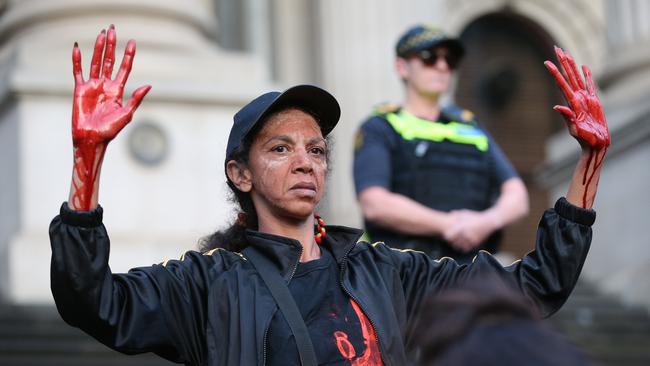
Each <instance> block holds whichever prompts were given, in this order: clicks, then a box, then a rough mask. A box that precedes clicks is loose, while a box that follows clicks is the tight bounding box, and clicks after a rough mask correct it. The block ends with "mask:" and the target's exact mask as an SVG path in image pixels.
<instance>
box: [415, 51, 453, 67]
mask: <svg viewBox="0 0 650 366" xmlns="http://www.w3.org/2000/svg"><path fill="white" fill-rule="evenodd" d="M413 56H414V57H417V58H419V59H420V60H421V61H422V63H423V64H425V65H426V66H434V65H435V64H436V63H438V60H439V59H440V58H442V59H443V60H445V63H446V64H447V66H449V68H450V69H452V70H454V69H456V68H457V67H458V63H459V62H460V59H459V58H458V57H457V56H455V55H453V54H452V53H451V52H450V51H449V50H446V49H434V50H422V51H420V52H418V53H416V54H414V55H413Z"/></svg>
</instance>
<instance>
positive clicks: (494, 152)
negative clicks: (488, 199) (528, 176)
mask: <svg viewBox="0 0 650 366" xmlns="http://www.w3.org/2000/svg"><path fill="white" fill-rule="evenodd" d="M482 130H483V132H484V133H485V135H486V136H487V138H488V146H489V148H488V154H490V163H491V164H492V172H491V174H492V179H494V181H495V182H496V184H497V185H501V183H503V182H505V181H507V180H508V179H510V178H513V177H518V176H519V175H518V174H517V171H516V170H515V168H514V167H513V166H512V163H511V162H510V160H508V157H507V156H506V154H505V153H504V152H503V150H501V147H500V146H499V144H497V142H496V141H495V140H494V138H493V137H492V136H491V135H490V133H489V132H488V131H487V130H486V129H485V128H482Z"/></svg>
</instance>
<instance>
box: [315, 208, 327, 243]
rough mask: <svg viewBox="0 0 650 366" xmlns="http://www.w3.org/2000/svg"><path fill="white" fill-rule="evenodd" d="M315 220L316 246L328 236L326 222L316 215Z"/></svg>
mask: <svg viewBox="0 0 650 366" xmlns="http://www.w3.org/2000/svg"><path fill="white" fill-rule="evenodd" d="M314 219H315V220H316V228H315V229H314V232H315V233H316V234H315V235H314V240H316V244H318V245H320V243H321V242H322V241H323V238H324V237H325V236H326V232H325V221H324V220H323V219H322V218H321V217H320V216H318V215H316V214H314Z"/></svg>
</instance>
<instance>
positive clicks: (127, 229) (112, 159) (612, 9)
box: [0, 0, 650, 305]
mask: <svg viewBox="0 0 650 366" xmlns="http://www.w3.org/2000/svg"><path fill="white" fill-rule="evenodd" d="M648 18H650V6H649V5H647V4H646V2H645V1H643V0H622V1H613V0H610V1H607V0H571V1H560V0H545V1H533V0H489V1H474V0H437V1H430V0H409V1H396V0H356V1H346V0H309V1H304V0H243V1H235V0H232V1H231V0H183V1H177V0H176V1H175V0H164V1H163V0H138V1H128V0H119V1H117V0H112V1H109V0H83V1H82V0H54V1H52V0H23V1H11V0H9V1H8V0H5V1H1V0H0V101H1V103H0V171H1V172H2V173H1V174H0V297H2V298H3V299H4V300H5V301H9V302H18V303H31V302H49V301H51V295H50V292H49V244H48V243H49V241H48V238H47V227H48V224H49V221H50V220H51V218H52V216H53V215H54V214H55V213H56V212H57V211H56V210H57V209H58V207H59V205H60V204H61V202H62V201H63V200H64V199H66V198H67V191H68V184H69V179H70V173H71V160H72V159H71V146H70V137H69V127H68V126H69V120H70V102H71V93H72V86H73V85H72V75H71V67H70V51H71V47H72V44H73V43H74V42H75V41H79V44H80V46H81V48H82V52H83V56H84V66H85V69H87V68H88V60H89V58H90V55H91V47H92V44H93V40H94V37H95V35H96V33H97V32H98V31H99V30H100V29H101V28H104V27H107V26H108V25H109V24H111V23H113V24H115V25H116V28H117V31H118V54H120V52H121V50H122V48H121V47H123V46H124V44H125V41H126V39H128V38H134V39H136V40H137V41H138V51H137V56H136V59H135V65H134V69H133V73H132V75H131V78H130V80H129V83H128V85H127V89H128V90H127V93H125V94H127V95H128V94H129V93H130V91H132V90H133V89H135V88H136V87H137V86H139V85H141V84H144V83H148V84H151V85H152V86H153V89H152V91H151V92H150V94H149V95H148V96H147V98H146V100H145V102H144V103H143V105H142V106H141V107H140V109H139V111H138V113H137V114H136V117H135V119H134V121H133V122H132V124H131V125H130V126H128V127H127V128H126V129H125V130H124V131H123V132H122V134H121V135H120V137H119V138H117V139H116V140H115V141H113V142H112V143H111V146H110V147H109V151H108V154H107V157H106V161H105V167H104V169H103V174H102V190H101V196H100V202H101V203H102V205H103V206H104V208H105V223H106V225H107V226H108V228H109V230H110V233H111V237H112V243H113V244H112V248H111V253H112V254H111V255H112V257H111V267H112V268H113V270H115V271H124V270H127V269H128V268H130V267H133V266H137V265H147V264H150V263H156V262H160V261H162V260H164V259H165V258H169V257H178V256H179V255H180V253H182V252H183V251H185V250H187V249H193V248H196V242H197V239H198V238H199V237H201V236H203V235H206V234H209V233H210V232H211V231H212V230H214V229H216V228H218V227H223V226H225V225H226V224H227V223H228V221H229V220H230V218H231V208H230V206H229V205H228V204H227V203H226V202H227V194H226V189H225V184H224V182H225V178H224V175H223V171H222V165H221V164H222V161H223V151H224V147H225V142H226V138H227V132H228V130H229V128H230V124H231V118H232V114H233V113H234V112H235V111H236V110H237V109H238V108H239V107H240V106H241V105H243V104H244V103H245V102H246V101H248V100H250V99H251V98H253V97H254V96H256V95H258V94H260V93H261V92H263V91H266V90H271V89H283V88H285V87H287V86H289V85H292V84H297V83H317V84H320V85H322V86H324V87H325V88H326V89H328V90H330V91H331V92H332V93H333V94H334V95H335V96H336V97H337V98H338V99H339V101H340V103H341V106H342V110H343V114H342V120H341V123H340V125H339V127H337V129H336V130H335V136H334V138H335V156H334V159H333V161H334V168H333V172H332V176H331V177H330V181H329V192H328V194H327V197H326V199H325V200H324V202H323V203H322V205H321V206H322V207H321V210H320V211H321V213H322V214H323V216H324V217H325V218H326V219H327V221H328V223H334V224H347V225H360V223H361V219H360V213H359V209H358V206H357V204H356V200H355V197H354V190H353V186H352V178H351V161H352V144H353V136H354V132H355V130H356V128H357V127H358V126H359V124H360V123H361V121H362V120H363V118H364V117H365V116H366V115H367V113H368V112H369V110H370V109H371V107H372V106H373V105H375V104H377V103H379V102H383V101H393V102H399V101H400V100H401V86H400V82H399V80H398V79H397V77H396V76H395V73H394V71H393V45H394V43H395V40H396V39H397V37H398V35H399V34H400V33H401V32H402V31H403V30H404V29H406V28H407V27H408V26H410V25H412V24H414V23H417V22H427V23H434V24H438V25H440V26H442V27H443V28H445V29H446V30H448V31H449V32H450V33H453V34H456V35H459V36H461V37H462V38H463V40H464V41H465V42H466V43H468V45H470V46H472V47H470V54H469V56H470V57H469V58H468V59H467V60H466V62H465V63H464V64H463V66H462V68H461V70H460V72H459V77H458V80H457V83H456V88H455V91H454V93H452V94H451V95H450V96H448V98H449V99H455V100H456V101H457V102H459V103H460V104H462V105H464V106H466V107H469V108H471V109H473V110H475V111H476V112H477V114H478V115H479V117H480V118H481V120H482V121H483V122H484V123H485V124H486V125H487V126H488V127H489V128H490V130H491V132H492V133H493V134H494V135H495V138H496V139H497V140H498V141H499V143H500V144H501V145H502V146H503V147H504V150H505V151H506V153H507V154H509V156H510V157H511V158H512V160H513V162H514V163H515V165H516V167H517V169H518V170H519V171H520V172H521V173H522V177H523V178H524V180H525V181H526V183H527V185H528V187H529V189H530V191H531V193H532V195H531V202H532V206H531V207H532V210H531V215H530V216H531V217H530V219H528V220H524V221H523V222H522V223H520V224H518V225H516V226H514V227H513V228H511V229H509V231H508V233H507V241H506V243H505V249H506V250H507V251H508V252H510V253H512V254H513V255H514V256H518V255H521V254H522V253H524V252H525V251H527V250H529V249H531V248H532V242H533V235H534V234H533V231H534V226H535V224H536V222H537V220H538V217H539V216H540V214H541V210H543V208H545V207H547V206H548V205H549V204H551V203H552V202H553V201H554V200H555V199H556V198H557V197H558V196H560V195H562V194H563V192H564V190H565V188H566V185H567V182H568V180H569V178H570V174H571V167H572V166H573V164H574V163H575V161H576V158H577V153H578V147H577V144H576V143H575V142H574V141H572V140H571V139H570V138H569V137H568V136H567V134H566V132H565V130H564V129H563V126H562V122H561V121H560V120H559V118H558V117H557V116H555V115H554V114H553V113H552V112H553V111H552V110H551V107H552V106H553V105H554V104H555V103H558V102H561V99H560V95H559V94H558V93H557V90H556V89H555V87H554V85H553V82H552V80H551V78H550V77H549V76H548V75H546V74H545V71H544V69H543V66H542V61H543V60H544V59H547V58H549V57H552V51H551V50H552V45H553V44H557V45H560V46H562V47H564V48H565V49H567V50H570V51H571V53H572V54H573V55H574V56H575V58H576V60H577V62H578V63H584V64H588V65H589V66H590V67H591V68H592V70H593V72H594V75H595V76H596V78H597V79H598V81H599V82H600V86H601V88H602V90H601V93H600V95H601V98H602V99H603V101H604V103H605V109H606V114H607V116H608V119H609V122H610V126H611V127H610V128H611V130H612V136H613V146H612V148H611V151H610V155H609V157H608V160H607V162H606V166H605V170H604V172H603V177H602V179H601V191H600V192H599V196H598V198H597V200H596V209H597V211H598V220H597V223H596V226H595V228H594V242H593V247H592V251H591V254H590V256H589V258H588V262H587V264H586V266H585V270H584V274H585V278H587V279H590V280H592V281H594V282H595V283H597V284H598V285H599V286H600V287H601V288H602V289H604V290H607V291H611V292H613V293H616V294H618V295H620V296H621V297H622V298H624V299H626V300H628V301H631V302H637V303H644V304H646V305H650V298H649V297H648V296H650V295H648V294H650V291H648V288H647V286H648V285H647V281H643V280H642V279H644V278H645V277H646V274H647V272H648V270H647V268H648V266H647V264H648V263H649V262H650V249H648V247H649V245H648V244H650V239H648V237H647V236H646V235H644V227H645V226H647V224H648V223H649V222H648V217H649V216H648V215H647V214H645V210H644V209H645V207H647V206H648V204H650V202H649V201H650V198H648V196H647V195H645V194H644V193H645V192H643V191H644V189H643V188H645V187H646V186H647V182H648V181H649V179H650V168H648V166H650V165H648V163H647V161H649V159H648V158H649V157H650V156H649V155H650V144H648V140H649V138H650V122H648V119H649V118H650V115H649V113H650V109H649V108H650V107H648V103H646V102H645V99H646V97H647V95H649V92H650V48H648V47H647V45H646V43H648V41H650V26H648V24H650V22H648ZM501 80H506V81H508V82H509V83H510V84H507V85H506V87H505V89H503V90H502V91H500V92H499V93H496V92H494V90H497V89H495V87H496V86H497V84H494V82H495V81H501ZM499 85H500V84H499ZM498 90H501V89H498ZM495 96H496V97H495ZM643 286H646V287H645V288H643Z"/></svg>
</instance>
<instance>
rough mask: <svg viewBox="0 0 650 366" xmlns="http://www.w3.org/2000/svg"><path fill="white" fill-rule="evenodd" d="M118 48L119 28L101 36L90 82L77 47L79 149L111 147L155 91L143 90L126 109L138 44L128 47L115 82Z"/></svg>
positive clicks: (75, 134) (74, 53)
mask: <svg viewBox="0 0 650 366" xmlns="http://www.w3.org/2000/svg"><path fill="white" fill-rule="evenodd" d="M115 44H116V36H115V28H114V27H113V26H112V25H111V26H110V27H109V29H108V32H105V31H103V30H102V32H101V33H99V35H98V36H97V40H96V41H95V51H94V53H93V58H92V61H91V64H90V78H89V79H88V81H84V79H83V76H82V73H81V51H80V50H79V47H78V46H77V44H75V46H74V48H73V50H72V64H73V74H74V81H75V87H74V100H73V109H72V138H73V142H74V144H75V146H78V145H79V144H97V143H100V144H101V143H104V144H107V143H108V142H109V141H111V140H112V139H113V138H114V137H115V136H116V135H117V134H118V133H119V132H120V130H122V128H124V126H126V125H127V123H129V122H130V121H131V118H132V117H133V112H134V111H135V109H136V108H137V107H138V106H139V105H140V103H141V102H142V99H143V98H144V96H145V95H146V94H147V92H148V91H149V89H151V86H149V85H145V86H141V87H140V88H138V89H136V90H135V91H134V92H133V95H132V97H131V99H130V100H129V101H128V103H126V105H125V106H123V105H122V96H123V94H124V85H125V84H126V80H127V79H128V77H129V73H130V72H131V66H132V65H133V57H134V56H135V41H133V40H130V41H129V42H128V43H127V45H126V49H125V51H124V57H123V59H122V65H121V66H120V69H119V71H118V72H117V75H116V76H115V79H111V74H112V72H113V64H114V62H115ZM104 48H105V49H104Z"/></svg>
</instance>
